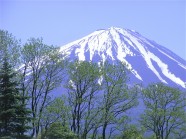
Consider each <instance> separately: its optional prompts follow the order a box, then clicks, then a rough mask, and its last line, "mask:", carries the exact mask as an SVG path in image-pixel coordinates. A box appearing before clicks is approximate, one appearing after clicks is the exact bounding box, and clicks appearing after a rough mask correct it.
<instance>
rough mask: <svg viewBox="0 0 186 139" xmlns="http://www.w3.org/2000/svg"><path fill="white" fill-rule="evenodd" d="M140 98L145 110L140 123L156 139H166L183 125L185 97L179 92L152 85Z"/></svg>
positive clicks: (161, 85)
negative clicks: (151, 132)
mask: <svg viewBox="0 0 186 139" xmlns="http://www.w3.org/2000/svg"><path fill="white" fill-rule="evenodd" d="M142 96H143V101H144V104H145V106H146V110H145V113H144V114H142V115H141V120H140V122H141V124H142V125H143V126H144V127H145V128H146V129H147V130H150V131H153V132H154V134H155V135H156V138H161V139H168V138H169V137H170V136H171V134H173V132H174V131H175V130H177V129H179V128H180V127H181V126H182V125H183V124H184V122H185V121H184V116H185V111H184V107H185V97H184V96H183V94H182V92H181V91H180V90H178V89H175V88H171V87H168V86H165V85H164V84H162V83H159V84H152V85H149V86H148V87H147V88H146V89H144V90H143V93H142ZM178 132H179V131H178Z"/></svg>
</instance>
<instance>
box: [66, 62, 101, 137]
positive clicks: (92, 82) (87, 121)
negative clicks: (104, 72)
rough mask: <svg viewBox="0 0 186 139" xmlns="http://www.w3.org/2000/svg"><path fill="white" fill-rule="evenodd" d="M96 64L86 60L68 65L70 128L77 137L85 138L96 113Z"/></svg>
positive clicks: (67, 84) (67, 86)
mask: <svg viewBox="0 0 186 139" xmlns="http://www.w3.org/2000/svg"><path fill="white" fill-rule="evenodd" d="M99 78H100V71H99V68H98V65H97V64H95V63H91V62H86V61H78V60H76V61H75V62H72V63H70V64H69V66H68V81H67V83H66V85H65V87H66V89H67V90H68V99H69V106H70V108H71V115H72V120H71V121H72V122H71V130H72V131H73V132H74V133H75V134H77V136H78V138H82V139H84V138H85V139H86V138H87V134H88V133H89V132H90V131H91V130H92V128H93V125H94V123H95V117H96V115H97V114H98V110H97V106H96V100H97V98H96V94H97V93H98V91H99V90H100V84H99V83H98V80H99Z"/></svg>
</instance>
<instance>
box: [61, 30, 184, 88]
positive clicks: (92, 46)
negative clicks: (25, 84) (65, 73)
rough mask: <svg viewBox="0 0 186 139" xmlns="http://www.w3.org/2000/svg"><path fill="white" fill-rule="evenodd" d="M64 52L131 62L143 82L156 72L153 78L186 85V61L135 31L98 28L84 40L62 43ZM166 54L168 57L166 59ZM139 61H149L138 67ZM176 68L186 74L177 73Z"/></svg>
mask: <svg viewBox="0 0 186 139" xmlns="http://www.w3.org/2000/svg"><path fill="white" fill-rule="evenodd" d="M60 51H61V52H63V53H65V54H66V55H67V56H69V57H70V58H72V57H73V58H77V59H79V60H83V61H84V60H88V61H94V62H100V61H106V60H108V61H112V62H114V61H116V60H120V61H122V62H125V63H126V64H127V65H128V68H129V69H130V70H131V71H132V74H133V75H134V76H135V78H136V79H138V80H140V81H144V82H148V80H147V77H148V76H152V74H154V75H153V77H151V78H152V79H155V78H156V79H158V80H159V81H161V82H164V83H167V84H169V83H170V82H173V83H175V84H177V85H180V86H182V87H183V88H185V82H186V64H185V63H186V62H185V61H184V60H183V59H182V60H180V59H181V58H179V57H178V56H176V55H175V54H174V53H173V52H171V51H170V50H168V49H166V48H164V47H161V46H160V45H158V44H156V43H155V42H153V41H151V40H148V39H147V38H145V37H143V36H142V35H140V34H139V33H138V32H136V31H134V30H129V29H121V28H116V27H111V28H109V29H105V30H104V29H101V30H97V31H95V32H93V33H91V34H90V35H87V36H85V37H83V38H82V39H79V40H77V41H74V42H72V43H69V44H67V45H65V46H62V47H61V48H60ZM162 57H166V60H165V59H164V58H162ZM131 59H132V60H131ZM129 61H130V62H129ZM136 62H137V63H145V65H143V66H140V67H141V68H139V67H138V66H135V63H136ZM170 64H171V65H170ZM173 64H174V65H173ZM134 67H135V68H134ZM142 67H143V68H142ZM170 67H174V69H173V68H170ZM176 68H177V69H178V71H181V72H185V73H182V74H181V73H179V72H177V70H176ZM143 71H149V72H148V73H149V74H151V75H148V74H147V75H145V74H143V75H142V73H143ZM183 75H185V76H183ZM144 76H147V77H144ZM182 76H183V77H182Z"/></svg>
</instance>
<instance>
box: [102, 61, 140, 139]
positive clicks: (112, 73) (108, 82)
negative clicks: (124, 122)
mask: <svg viewBox="0 0 186 139" xmlns="http://www.w3.org/2000/svg"><path fill="white" fill-rule="evenodd" d="M101 71H102V82H101V86H102V89H103V99H102V100H101V103H100V105H102V111H101V117H100V120H99V123H101V124H102V125H101V126H102V138H103V139H105V138H106V130H107V127H108V125H111V124H112V125H114V124H117V121H119V119H121V118H122V117H123V116H125V112H126V111H127V110H129V109H131V108H133V107H134V106H136V105H137V91H138V89H137V88H136V87H134V88H133V87H129V86H128V85H127V82H128V81H129V77H128V74H129V73H130V71H129V70H128V69H127V65H125V64H124V63H121V62H116V63H115V64H114V65H112V64H109V63H108V62H105V63H102V65H101ZM110 132H112V131H110Z"/></svg>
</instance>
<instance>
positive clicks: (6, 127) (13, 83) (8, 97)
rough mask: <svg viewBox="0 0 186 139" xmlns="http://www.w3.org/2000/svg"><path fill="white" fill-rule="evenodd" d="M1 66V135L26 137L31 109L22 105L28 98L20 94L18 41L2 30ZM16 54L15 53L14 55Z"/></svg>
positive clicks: (0, 32)
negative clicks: (15, 68)
mask: <svg viewBox="0 0 186 139" xmlns="http://www.w3.org/2000/svg"><path fill="white" fill-rule="evenodd" d="M0 34H1V36H0V42H1V43H0V44H1V49H0V53H1V58H2V61H1V63H0V64H1V68H0V136H11V137H14V138H21V137H26V136H25V135H24V133H25V132H27V131H28V129H29V126H28V125H27V124H28V122H29V120H30V118H29V109H28V108H26V105H22V100H24V99H27V98H25V97H22V96H21V94H20V90H21V88H20V86H19V83H18V78H17V74H16V71H15V70H14V68H13V66H14V67H15V66H16V59H14V60H15V61H14V62H12V58H13V57H14V58H16V57H17V56H16V53H17V52H16V51H15V50H17V49H16V47H17V43H16V40H14V39H15V38H13V37H12V35H11V34H8V32H4V31H0ZM14 54H15V55H14Z"/></svg>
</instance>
